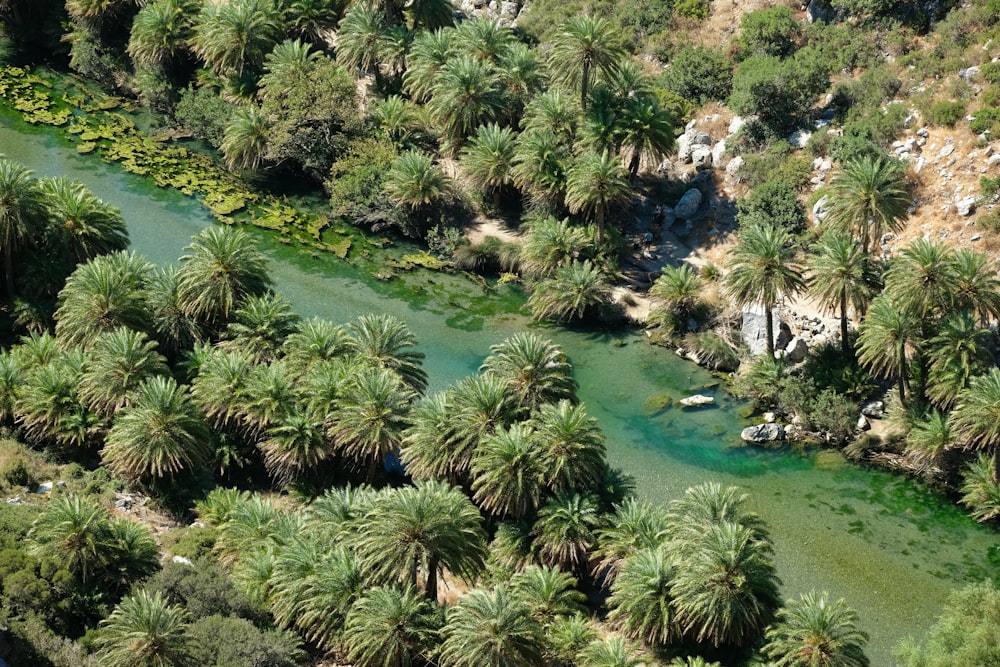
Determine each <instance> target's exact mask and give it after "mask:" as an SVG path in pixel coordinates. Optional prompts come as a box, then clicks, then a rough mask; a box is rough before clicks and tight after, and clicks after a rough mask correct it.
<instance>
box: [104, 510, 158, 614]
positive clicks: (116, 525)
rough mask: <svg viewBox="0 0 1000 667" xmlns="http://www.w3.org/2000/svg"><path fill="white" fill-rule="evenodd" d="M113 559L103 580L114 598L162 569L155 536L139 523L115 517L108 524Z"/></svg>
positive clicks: (106, 568) (111, 558)
mask: <svg viewBox="0 0 1000 667" xmlns="http://www.w3.org/2000/svg"><path fill="white" fill-rule="evenodd" d="M108 541H109V543H110V546H111V557H110V558H109V563H108V565H107V567H105V571H104V573H103V577H102V579H104V581H105V585H106V586H107V590H108V591H109V592H111V594H112V595H114V596H120V595H122V594H123V593H125V592H127V591H128V590H129V588H131V587H132V585H133V584H136V583H138V582H140V581H142V580H143V579H145V578H147V577H149V576H150V575H152V574H153V573H155V572H157V571H158V570H159V569H160V547H159V545H158V544H157V543H156V540H154V539H153V532H152V531H151V530H150V529H149V528H148V527H147V526H145V525H143V524H141V523H139V522H138V521H132V520H131V519H126V518H124V517H115V518H114V519H112V520H111V522H110V523H109V524H108Z"/></svg>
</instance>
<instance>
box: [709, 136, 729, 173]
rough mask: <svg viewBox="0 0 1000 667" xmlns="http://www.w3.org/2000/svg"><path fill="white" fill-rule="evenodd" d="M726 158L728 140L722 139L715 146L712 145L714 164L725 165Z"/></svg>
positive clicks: (717, 165)
mask: <svg viewBox="0 0 1000 667" xmlns="http://www.w3.org/2000/svg"><path fill="white" fill-rule="evenodd" d="M725 159H726V140H725V139H720V140H719V141H718V142H716V144H715V145H714V146H712V165H713V166H715V167H721V166H723V160H725Z"/></svg>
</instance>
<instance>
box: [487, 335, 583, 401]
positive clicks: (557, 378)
mask: <svg viewBox="0 0 1000 667" xmlns="http://www.w3.org/2000/svg"><path fill="white" fill-rule="evenodd" d="M479 370H480V372H482V373H486V374H490V375H494V376H496V377H498V378H500V379H501V380H503V381H504V382H506V384H507V388H508V390H509V391H511V392H513V394H514V396H515V397H516V401H517V406H518V409H519V410H521V411H522V412H524V413H531V412H533V411H534V410H536V409H538V408H539V407H540V406H541V405H542V404H543V403H555V402H557V401H561V400H563V399H565V400H569V401H574V400H576V389H577V384H576V380H575V379H573V366H572V364H570V363H569V359H568V358H567V357H566V353H565V352H563V351H562V349H561V348H560V347H559V346H558V345H555V344H554V343H552V341H550V340H545V339H543V338H541V337H539V336H537V335H535V334H533V333H530V332H521V333H516V334H514V335H513V336H511V337H510V338H508V339H506V340H504V341H503V342H502V343H499V344H497V345H493V346H492V347H490V356H488V357H486V360H485V361H483V365H482V366H480V367H479Z"/></svg>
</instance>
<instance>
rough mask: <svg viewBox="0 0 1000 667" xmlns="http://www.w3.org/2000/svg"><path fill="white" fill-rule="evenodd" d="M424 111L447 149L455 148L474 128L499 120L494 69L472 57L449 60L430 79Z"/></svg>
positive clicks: (499, 96)
mask: <svg viewBox="0 0 1000 667" xmlns="http://www.w3.org/2000/svg"><path fill="white" fill-rule="evenodd" d="M428 107H429V109H430V111H431V113H432V114H433V115H434V118H435V120H436V121H437V123H438V125H440V126H441V128H442V134H443V135H444V137H445V138H446V140H447V142H448V144H449V146H451V147H452V148H456V147H458V146H459V145H460V144H461V143H462V142H463V141H464V140H465V138H466V137H468V136H469V135H471V134H472V133H473V132H474V131H475V130H476V128H477V127H478V126H480V125H483V124H485V123H489V122H492V121H495V120H497V119H498V118H499V117H500V114H501V112H502V110H503V94H502V90H501V88H500V77H499V75H498V74H497V70H496V68H495V67H494V66H493V65H492V64H491V63H490V62H488V61H483V60H480V59H478V58H475V57H473V56H467V55H460V56H457V57H455V58H453V59H451V60H449V61H448V62H446V63H445V64H444V65H443V66H442V67H441V70H440V71H439V72H438V74H437V76H436V77H435V79H434V86H433V88H432V90H431V99H430V102H428Z"/></svg>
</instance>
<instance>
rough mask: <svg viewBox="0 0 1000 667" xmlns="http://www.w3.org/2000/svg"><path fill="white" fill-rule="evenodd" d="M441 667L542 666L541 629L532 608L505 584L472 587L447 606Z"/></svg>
mask: <svg viewBox="0 0 1000 667" xmlns="http://www.w3.org/2000/svg"><path fill="white" fill-rule="evenodd" d="M447 618H448V621H447V624H446V625H445V626H444V630H443V631H442V634H443V635H444V643H442V645H441V654H440V664H441V665H442V667H481V666H482V665H492V666H493V667H529V666H539V667H540V666H541V665H543V664H544V662H543V661H542V632H541V627H540V626H539V624H538V622H537V621H536V620H535V619H533V618H532V617H531V610H530V609H529V608H528V605H526V604H525V603H524V602H521V601H520V600H519V599H518V598H517V596H515V595H514V594H513V593H512V592H511V591H509V590H507V589H506V588H503V587H499V588H494V589H493V590H490V591H483V590H474V591H472V592H471V593H469V594H468V595H467V596H465V597H464V598H462V599H461V600H460V601H459V602H458V604H456V605H455V606H454V607H452V608H451V609H449V610H448V617H447Z"/></svg>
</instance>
